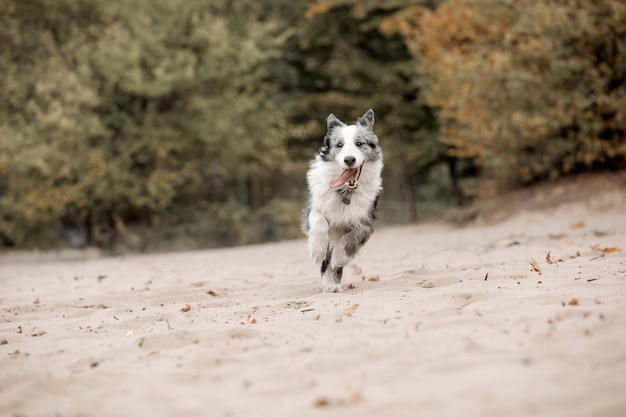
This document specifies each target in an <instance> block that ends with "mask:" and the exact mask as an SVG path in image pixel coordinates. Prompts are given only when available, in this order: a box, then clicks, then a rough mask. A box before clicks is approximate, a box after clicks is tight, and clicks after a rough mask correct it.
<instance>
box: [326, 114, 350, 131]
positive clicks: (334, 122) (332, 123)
mask: <svg viewBox="0 0 626 417" xmlns="http://www.w3.org/2000/svg"><path fill="white" fill-rule="evenodd" d="M345 125H346V124H345V123H344V122H342V121H341V120H339V119H337V117H335V115H334V114H332V113H331V114H329V115H328V118H327V119H326V126H327V127H328V130H331V129H332V128H334V127H341V126H345Z"/></svg>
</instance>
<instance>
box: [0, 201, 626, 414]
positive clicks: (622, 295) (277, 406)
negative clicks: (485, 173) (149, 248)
mask: <svg viewBox="0 0 626 417" xmlns="http://www.w3.org/2000/svg"><path fill="white" fill-rule="evenodd" d="M83 255H85V254H78V257H72V256H70V257H67V256H66V257H65V258H62V259H58V258H57V257H45V256H44V257H43V258H39V259H34V258H33V256H21V255H11V254H4V255H0V319H1V320H0V340H1V343H2V345H0V369H1V370H2V371H1V372H0V415H2V416H29V417H30V416H64V417H66V416H159V415H163V416H183V417H192V416H252V415H262V416H294V415H346V416H347V415H350V416H354V415H372V416H377V415H393V416H402V415H407V416H408V415H410V416H415V415H425V416H483V417H484V416H494V417H496V416H497V417H501V416H518V415H519V416H522V415H536V416H624V415H626V396H625V395H624V388H626V198H625V197H624V192H623V189H622V190H614V191H613V192H605V193H603V194H602V195H598V196H594V198H593V199H589V200H584V201H578V202H568V204H567V205H563V206H557V207H553V208H547V209H546V208H544V209H542V210H541V211H529V212H521V213H518V214H517V215H515V216H514V217H512V218H509V219H507V220H505V221H502V222H500V223H496V224H485V225H481V226H471V227H465V228H454V227H452V226H449V225H445V224H431V225H418V226H410V227H393V228H382V229H379V230H377V232H376V233H375V234H374V235H373V237H372V239H371V240H370V242H369V243H368V245H367V246H366V247H365V248H364V250H363V251H362V252H361V254H360V255H359V256H358V258H357V260H356V262H355V263H354V265H353V266H351V267H348V268H346V271H345V273H344V282H345V284H346V289H345V291H344V292H343V293H341V294H322V293H321V292H320V291H321V287H320V280H319V277H318V273H317V269H316V267H314V266H313V265H312V264H311V263H310V261H309V260H308V259H307V257H306V251H305V246H304V241H303V240H298V241H291V242H282V243H276V244H267V245H258V246H249V247H241V248H232V249H220V250H211V251H199V252H188V253H177V254H159V255H144V256H129V257H117V258H99V257H94V256H87V257H86V258H85V259H82V258H81V256H83ZM86 255H89V254H86ZM86 255H85V256H86ZM91 255H93V254H91Z"/></svg>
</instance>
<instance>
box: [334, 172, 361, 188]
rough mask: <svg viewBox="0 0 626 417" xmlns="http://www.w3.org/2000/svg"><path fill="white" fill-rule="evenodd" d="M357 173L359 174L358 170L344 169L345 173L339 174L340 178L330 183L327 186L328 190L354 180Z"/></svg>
mask: <svg viewBox="0 0 626 417" xmlns="http://www.w3.org/2000/svg"><path fill="white" fill-rule="evenodd" d="M358 173H359V169H358V168H353V169H346V170H345V171H343V172H342V173H341V176H340V177H339V178H337V179H336V180H332V181H330V182H329V183H328V186H329V187H330V188H335V187H339V186H340V185H344V184H345V183H346V182H348V181H350V180H351V179H356V176H357V174H358Z"/></svg>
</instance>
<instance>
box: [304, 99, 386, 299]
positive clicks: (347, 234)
mask: <svg viewBox="0 0 626 417" xmlns="http://www.w3.org/2000/svg"><path fill="white" fill-rule="evenodd" d="M327 128H328V130H327V132H326V136H325V137H324V146H323V147H322V148H321V149H320V151H319V153H318V154H317V156H316V157H315V159H314V160H313V161H311V165H310V167H309V171H308V173H307V182H308V186H309V192H310V196H309V201H308V203H307V205H306V207H305V210H304V213H303V218H302V231H303V232H304V233H305V234H306V235H307V237H308V245H307V246H308V250H309V256H310V257H311V259H312V260H313V262H315V263H316V264H319V265H320V269H321V274H322V291H323V292H339V291H341V289H342V287H341V276H342V272H343V268H344V266H346V265H347V264H348V263H349V262H350V261H351V260H352V258H354V256H355V255H356V253H357V252H358V251H359V249H360V248H361V247H362V246H363V245H364V244H365V242H367V240H368V239H369V237H370V235H371V234H372V233H373V231H374V225H373V224H374V219H375V212H376V205H377V203H378V198H379V196H380V193H381V192H382V178H381V172H382V168H383V153H382V150H381V149H380V146H379V145H378V137H377V136H376V134H375V133H374V130H373V129H374V111H373V110H372V109H370V110H368V111H367V112H366V113H365V114H364V115H363V116H362V117H360V118H358V119H357V121H356V124H354V125H346V124H345V123H343V122H342V121H340V120H339V119H337V118H336V117H335V115H333V114H330V115H329V116H328V119H327Z"/></svg>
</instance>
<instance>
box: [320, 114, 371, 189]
mask: <svg viewBox="0 0 626 417" xmlns="http://www.w3.org/2000/svg"><path fill="white" fill-rule="evenodd" d="M327 126H328V131H327V132H326V136H325V137H324V146H323V147H322V149H321V150H320V157H321V158H322V160H323V161H326V162H331V161H335V162H336V163H337V164H339V166H340V167H341V169H342V173H341V175H340V176H339V178H337V179H336V180H333V181H331V182H330V184H329V186H330V187H331V188H336V187H342V186H344V185H345V186H346V187H348V188H352V189H354V188H357V187H358V182H359V176H360V175H361V170H362V168H363V164H365V163H367V162H371V161H377V160H379V159H380V158H381V151H380V147H379V146H378V137H377V136H376V134H375V133H374V110H372V109H369V110H368V111H366V112H365V114H364V115H363V116H361V117H359V118H358V119H357V121H356V124H354V125H346V124H345V123H343V122H342V121H341V120H339V119H337V117H335V115H334V114H332V113H331V114H330V115H329V116H328V119H327Z"/></svg>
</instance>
